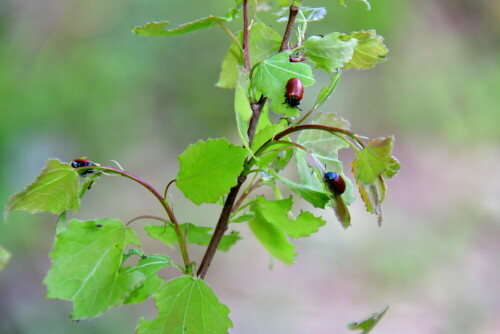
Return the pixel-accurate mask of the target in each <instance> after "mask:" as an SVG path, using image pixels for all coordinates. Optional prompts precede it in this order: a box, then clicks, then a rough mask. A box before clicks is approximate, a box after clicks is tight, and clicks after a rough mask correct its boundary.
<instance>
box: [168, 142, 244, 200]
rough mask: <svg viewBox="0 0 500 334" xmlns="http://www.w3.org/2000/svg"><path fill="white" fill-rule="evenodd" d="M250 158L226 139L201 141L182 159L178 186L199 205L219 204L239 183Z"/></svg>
mask: <svg viewBox="0 0 500 334" xmlns="http://www.w3.org/2000/svg"><path fill="white" fill-rule="evenodd" d="M246 155H247V150H245V149H244V148H242V147H240V146H236V145H233V144H231V143H229V142H228V141H227V140H226V139H224V138H220V139H209V140H207V141H206V142H205V141H201V140H200V141H198V142H197V143H196V144H194V145H190V146H189V147H188V148H187V149H186V150H185V151H184V153H182V154H181V155H180V156H179V157H178V159H179V162H180V169H179V174H178V175H177V182H176V185H177V187H178V188H179V189H180V190H181V191H182V193H183V194H184V196H186V197H187V198H188V199H190V200H191V201H192V202H193V203H195V204H201V203H215V202H217V200H218V199H219V198H220V197H221V196H223V195H225V194H226V193H228V192H229V190H230V189H231V187H233V186H235V185H236V184H237V182H238V180H237V178H238V176H239V175H240V173H241V172H242V171H243V163H244V161H245V158H246Z"/></svg>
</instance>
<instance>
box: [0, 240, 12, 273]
mask: <svg viewBox="0 0 500 334" xmlns="http://www.w3.org/2000/svg"><path fill="white" fill-rule="evenodd" d="M9 260H10V253H9V252H8V251H7V250H6V249H5V248H3V247H2V245H0V272H2V270H3V268H5V266H6V265H7V263H8V262H9Z"/></svg>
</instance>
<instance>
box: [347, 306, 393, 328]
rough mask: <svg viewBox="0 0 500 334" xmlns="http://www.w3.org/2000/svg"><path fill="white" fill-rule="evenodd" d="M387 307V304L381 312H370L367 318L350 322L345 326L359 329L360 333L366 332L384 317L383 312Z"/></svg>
mask: <svg viewBox="0 0 500 334" xmlns="http://www.w3.org/2000/svg"><path fill="white" fill-rule="evenodd" d="M388 309H389V306H387V307H386V308H385V309H384V310H383V311H382V312H378V313H374V314H372V315H371V316H370V317H369V318H368V319H365V320H363V321H360V322H352V323H350V324H349V325H348V326H347V327H348V328H349V329H350V330H361V331H363V332H362V333H361V334H368V333H370V332H371V330H372V329H373V328H375V326H376V325H377V324H378V322H379V321H380V320H381V319H382V318H383V317H384V315H385V313H386V312H387V310H388Z"/></svg>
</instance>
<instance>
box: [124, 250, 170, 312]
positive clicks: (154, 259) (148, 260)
mask: <svg viewBox="0 0 500 334" xmlns="http://www.w3.org/2000/svg"><path fill="white" fill-rule="evenodd" d="M171 263H172V262H171V260H170V258H168V257H166V256H165V255H162V254H152V255H149V256H144V257H142V258H141V259H140V260H139V263H138V264H137V266H134V267H126V268H122V269H121V270H120V272H121V273H122V274H130V273H132V272H134V271H135V272H140V273H141V274H142V275H143V276H144V277H145V278H144V281H143V282H142V284H141V285H140V286H139V287H138V288H137V289H136V290H134V291H133V292H132V293H131V294H130V296H128V298H127V299H125V301H124V304H138V303H141V302H143V301H144V300H145V299H146V298H148V297H149V296H151V295H152V294H153V293H155V292H156V290H158V288H159V287H160V285H161V283H162V282H163V279H161V278H159V277H158V275H157V274H158V271H159V270H160V269H162V268H165V267H167V266H169V265H171Z"/></svg>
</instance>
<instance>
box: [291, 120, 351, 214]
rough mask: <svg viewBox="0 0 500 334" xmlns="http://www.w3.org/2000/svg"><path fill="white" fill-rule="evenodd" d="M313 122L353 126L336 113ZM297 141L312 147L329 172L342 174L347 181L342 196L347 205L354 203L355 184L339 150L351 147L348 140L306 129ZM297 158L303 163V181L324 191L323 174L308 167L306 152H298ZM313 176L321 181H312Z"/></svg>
mask: <svg viewBox="0 0 500 334" xmlns="http://www.w3.org/2000/svg"><path fill="white" fill-rule="evenodd" d="M313 124H321V125H326V126H330V127H335V128H340V129H344V130H349V128H350V126H351V125H350V124H349V122H348V121H346V120H345V119H343V118H342V117H340V116H337V115H336V114H335V113H323V114H320V115H319V116H318V117H317V118H316V119H315V120H314V122H313ZM297 142H298V143H299V144H301V145H304V146H305V147H307V148H308V149H310V150H311V151H312V152H313V155H314V157H316V158H317V159H319V161H320V162H321V163H322V164H323V165H324V166H325V168H326V170H327V171H328V172H336V173H338V174H340V175H341V176H342V178H343V179H344V181H345V183H346V190H345V192H344V193H343V194H342V198H343V200H344V202H345V203H346V204H347V205H350V204H351V203H353V202H354V200H355V197H354V186H353V184H352V182H351V180H350V179H349V178H348V177H347V176H346V175H345V173H344V167H343V165H342V162H340V161H339V160H338V151H339V150H340V149H343V148H348V147H349V144H348V143H347V142H346V140H345V139H343V137H340V135H335V134H332V133H329V132H326V131H320V130H306V131H302V132H301V133H300V135H299V137H298V140H297ZM296 160H297V163H298V164H299V163H300V164H301V165H302V167H300V166H299V170H298V171H299V175H300V177H301V179H302V181H303V183H304V182H307V183H308V184H311V185H312V187H311V189H314V190H317V191H323V190H322V189H324V186H323V182H322V180H323V175H322V174H321V175H317V174H316V173H314V174H313V172H312V171H311V169H310V168H306V164H305V161H304V160H306V155H305V154H304V153H299V152H297V153H296ZM299 160H302V162H299ZM313 175H314V176H313ZM312 177H316V178H317V179H319V180H321V181H320V182H317V181H311V180H310V179H311V178H312ZM307 179H309V181H307ZM319 180H318V181H319Z"/></svg>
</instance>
